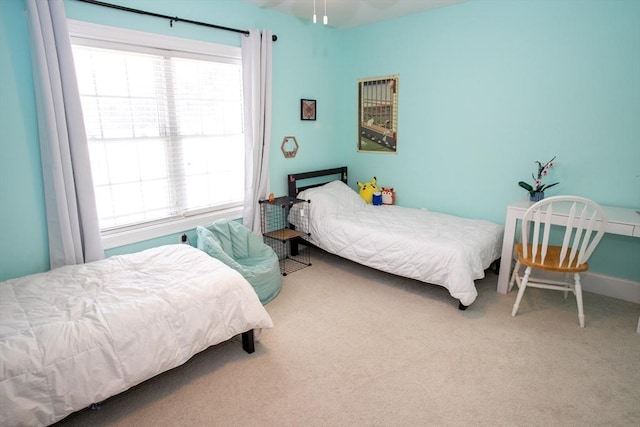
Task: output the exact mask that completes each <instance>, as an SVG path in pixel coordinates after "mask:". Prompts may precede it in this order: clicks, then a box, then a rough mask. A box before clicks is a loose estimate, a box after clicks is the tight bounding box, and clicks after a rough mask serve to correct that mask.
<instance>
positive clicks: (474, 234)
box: [290, 181, 504, 305]
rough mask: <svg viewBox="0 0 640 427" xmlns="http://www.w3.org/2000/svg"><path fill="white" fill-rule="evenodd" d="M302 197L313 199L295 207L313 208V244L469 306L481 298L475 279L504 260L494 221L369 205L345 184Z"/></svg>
mask: <svg viewBox="0 0 640 427" xmlns="http://www.w3.org/2000/svg"><path fill="white" fill-rule="evenodd" d="M298 198H300V199H305V200H310V201H311V203H310V204H307V203H300V204H299V205H295V206H294V208H296V209H301V207H302V208H304V206H305V205H309V206H308V209H309V210H310V212H309V213H306V215H307V216H309V226H308V227H309V230H308V232H309V233H310V234H311V236H310V237H309V238H308V240H309V241H310V242H311V243H313V244H314V245H316V246H318V247H320V248H322V249H324V250H326V251H327V252H330V253H333V254H336V255H339V256H341V257H344V258H347V259H349V260H352V261H355V262H358V263H360V264H363V265H366V266H369V267H373V268H376V269H378V270H382V271H386V272H389V273H393V274H397V275H400V276H404V277H409V278H412V279H417V280H420V281H423V282H427V283H433V284H437V285H441V286H444V287H445V288H447V289H448V290H449V293H450V294H451V296H452V297H454V298H456V299H458V300H460V302H461V303H462V304H464V305H470V304H471V303H473V302H474V301H475V299H476V297H477V296H478V292H477V290H476V287H475V283H474V280H477V279H481V278H483V277H484V270H485V269H487V268H488V267H489V266H490V264H491V263H492V262H493V261H494V260H496V259H498V258H499V257H500V252H501V246H502V235H503V231H504V227H503V226H501V225H498V224H494V223H492V222H489V221H485V220H476V219H466V218H461V217H456V216H452V215H446V214H441V213H436V212H430V211H428V210H423V209H412V208H405V207H402V206H395V205H382V206H373V205H368V204H366V203H364V201H363V200H362V199H361V198H360V197H359V195H358V194H357V193H356V192H355V191H353V190H352V189H351V188H349V187H348V186H347V185H345V184H344V183H342V182H341V181H333V182H331V183H328V184H325V185H323V186H321V187H317V188H312V189H308V190H305V191H303V192H301V193H300V194H299V195H298ZM304 215H305V214H303V215H302V217H304ZM300 217H301V215H300V214H299V213H296V214H295V215H291V216H290V218H292V219H295V218H300ZM294 225H295V224H294ZM301 225H302V224H301ZM305 231H307V230H305Z"/></svg>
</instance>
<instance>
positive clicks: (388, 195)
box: [381, 187, 396, 205]
mask: <svg viewBox="0 0 640 427" xmlns="http://www.w3.org/2000/svg"><path fill="white" fill-rule="evenodd" d="M381 192H382V204H383V205H392V204H394V203H395V201H396V192H395V191H393V188H386V187H382V191H381Z"/></svg>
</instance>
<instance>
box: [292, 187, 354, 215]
mask: <svg viewBox="0 0 640 427" xmlns="http://www.w3.org/2000/svg"><path fill="white" fill-rule="evenodd" d="M298 198H299V199H303V200H309V201H311V206H310V209H311V215H312V216H313V217H317V218H321V217H323V216H325V215H333V214H336V213H338V212H355V211H357V210H359V209H362V208H363V207H364V206H366V202H365V201H364V200H362V197H360V195H358V193H356V192H355V191H353V190H352V189H351V188H350V187H349V186H348V185H347V184H345V183H344V182H342V181H338V180H336V181H331V182H329V183H327V184H324V185H322V186H320V187H314V188H310V189H308V190H304V191H302V192H300V194H298Z"/></svg>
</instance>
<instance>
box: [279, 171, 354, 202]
mask: <svg viewBox="0 0 640 427" xmlns="http://www.w3.org/2000/svg"><path fill="white" fill-rule="evenodd" d="M314 178H317V179H314ZM307 179H308V180H310V182H312V183H310V184H308V185H301V186H298V184H299V181H302V180H307ZM312 179H313V180H312ZM336 179H340V180H341V181H342V182H344V183H345V184H347V167H346V166H342V167H339V168H333V169H323V170H318V171H312V172H302V173H292V174H289V175H288V176H287V182H288V183H289V196H290V197H297V196H298V193H299V192H301V191H303V190H306V189H307V188H313V187H319V186H321V185H323V184H326V183H328V182H331V181H334V180H336ZM302 184H304V183H302Z"/></svg>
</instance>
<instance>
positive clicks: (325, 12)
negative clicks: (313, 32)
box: [313, 0, 329, 25]
mask: <svg viewBox="0 0 640 427" xmlns="http://www.w3.org/2000/svg"><path fill="white" fill-rule="evenodd" d="M313 1H314V2H315V0H313ZM322 23H323V24H324V25H327V24H328V23H329V19H328V18H327V0H324V18H322Z"/></svg>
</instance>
